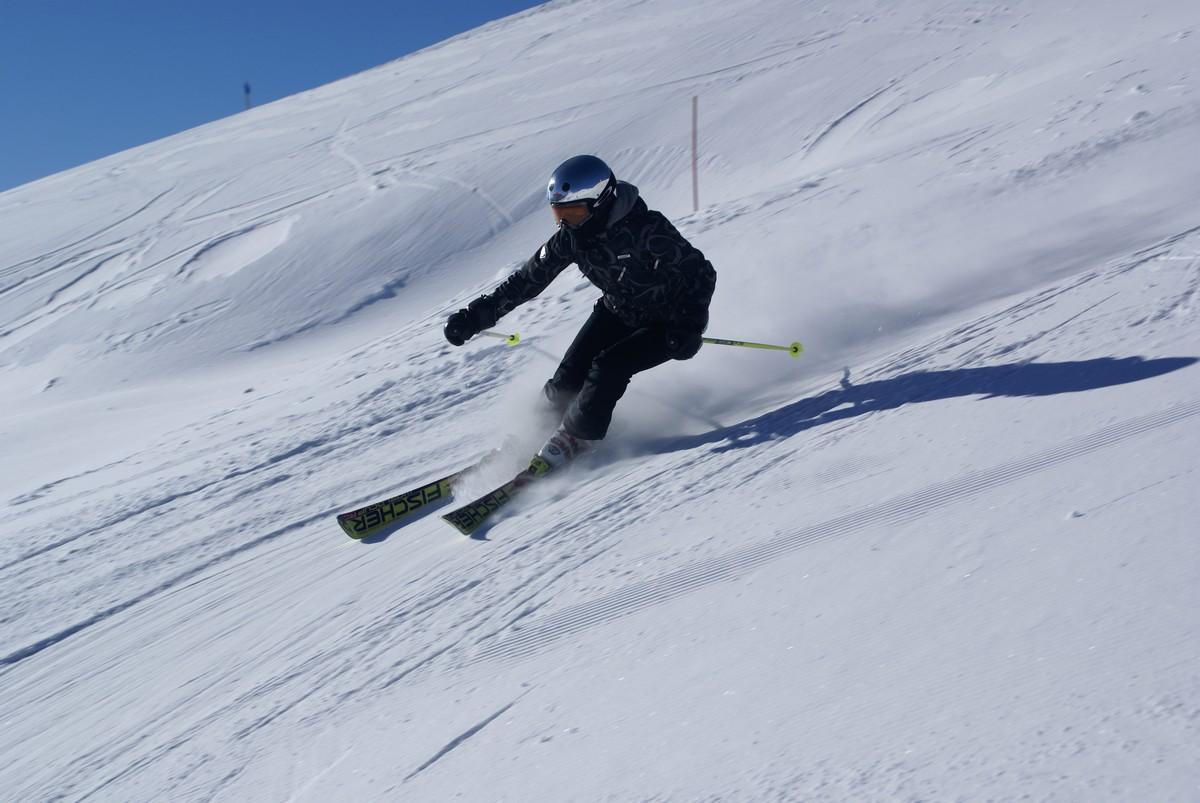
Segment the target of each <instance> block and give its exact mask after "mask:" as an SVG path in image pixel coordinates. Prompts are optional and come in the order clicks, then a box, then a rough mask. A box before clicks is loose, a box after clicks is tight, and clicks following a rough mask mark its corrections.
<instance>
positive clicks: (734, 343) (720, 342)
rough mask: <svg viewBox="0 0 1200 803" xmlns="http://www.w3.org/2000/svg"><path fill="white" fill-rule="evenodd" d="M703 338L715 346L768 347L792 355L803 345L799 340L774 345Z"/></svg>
mask: <svg viewBox="0 0 1200 803" xmlns="http://www.w3.org/2000/svg"><path fill="white" fill-rule="evenodd" d="M703 340H704V342H705V343H712V344H714V345H717V346H741V347H742V348H746V349H769V350H771V351H786V352H788V353H789V354H791V355H792V356H793V357H799V356H800V353H801V352H803V351H804V346H803V345H801V343H800V341H799V340H797V341H796V342H795V343H792V344H791V345H790V346H775V345H772V344H770V343H751V342H749V341H746V340H724V339H722V338H719V337H706V338H703Z"/></svg>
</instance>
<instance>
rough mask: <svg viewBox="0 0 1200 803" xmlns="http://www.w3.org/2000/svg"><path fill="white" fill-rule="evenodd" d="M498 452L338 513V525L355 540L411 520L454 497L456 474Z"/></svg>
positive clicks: (478, 464)
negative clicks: (391, 495)
mask: <svg viewBox="0 0 1200 803" xmlns="http://www.w3.org/2000/svg"><path fill="white" fill-rule="evenodd" d="M499 454H500V452H499V450H497V451H493V452H489V453H488V454H486V455H484V456H483V457H482V458H480V459H479V460H477V461H476V462H474V463H472V464H471V465H469V466H467V467H466V468H463V469H460V470H459V471H456V472H454V473H453V474H447V475H446V476H444V477H442V478H441V479H436V480H433V481H432V482H427V483H425V484H424V485H421V486H418V487H416V488H413V489H412V490H410V491H405V492H403V493H399V494H396V495H395V496H393V497H390V498H388V499H383V500H381V501H379V502H372V503H371V504H369V505H365V506H363V507H360V508H357V509H355V510H348V511H346V512H345V513H339V514H338V517H337V521H338V524H339V525H341V528H342V531H343V532H345V533H346V535H348V536H350V537H351V538H353V539H354V540H356V541H361V540H363V539H364V538H370V537H371V536H372V535H376V534H377V533H379V532H381V531H383V530H385V529H387V528H388V527H391V526H393V525H396V524H397V523H400V522H404V519H410V518H411V517H412V516H413V514H415V513H417V512H419V511H422V510H424V511H428V510H432V509H433V508H434V507H437V506H439V505H441V504H444V503H445V502H447V501H449V500H450V499H451V498H452V497H453V493H454V483H455V481H456V480H457V479H458V478H459V477H461V476H463V475H464V474H466V473H468V472H470V471H474V470H476V469H478V468H481V467H483V466H484V465H486V464H487V463H488V462H489V461H490V460H493V459H494V458H495V457H497V456H498V455H499ZM404 523H407V522H404Z"/></svg>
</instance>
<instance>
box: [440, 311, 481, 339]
mask: <svg viewBox="0 0 1200 803" xmlns="http://www.w3.org/2000/svg"><path fill="white" fill-rule="evenodd" d="M442 333H443V334H445V335H446V339H447V340H449V341H450V345H452V346H461V345H462V344H463V343H466V342H467V341H468V340H470V339H471V338H472V337H474V336H475V335H477V334H479V327H478V326H476V325H475V316H474V315H472V314H471V310H469V309H460V310H459V311H458V312H455V313H453V314H451V315H450V317H449V319H447V321H446V328H445V329H443V330H442Z"/></svg>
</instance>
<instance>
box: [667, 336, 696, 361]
mask: <svg viewBox="0 0 1200 803" xmlns="http://www.w3.org/2000/svg"><path fill="white" fill-rule="evenodd" d="M666 340H667V353H668V354H670V355H671V358H672V359H675V360H690V359H691V358H692V357H695V356H696V352H697V351H699V350H700V346H701V344H702V343H703V342H704V340H703V337H702V335H701V333H700V332H697V331H694V330H690V329H668V330H667V335H666Z"/></svg>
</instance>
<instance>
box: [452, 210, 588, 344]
mask: <svg viewBox="0 0 1200 803" xmlns="http://www.w3.org/2000/svg"><path fill="white" fill-rule="evenodd" d="M573 261H574V248H573V242H572V240H571V238H570V235H569V232H568V231H567V230H566V229H559V230H558V231H557V232H555V234H554V236H553V237H551V238H550V239H549V240H548V241H547V242H546V244H545V245H543V246H542V247H541V248H539V249H538V252H537V253H536V254H534V255H533V256H532V257H530V258H529V259H528V260H526V262H525V264H524V265H522V266H521V267H519V268H517V270H515V271H513V273H512V274H510V275H509V277H508V278H507V279H505V280H504V281H503V282H501V283H500V286H499V287H497V288H496V289H495V290H493V291H492V292H491V293H488V294H485V295H482V296H480V297H479V298H477V299H475V300H474V301H472V302H471V303H470V304H468V305H467V306H466V308H465V309H460V310H459V311H458V312H456V313H454V314H453V315H451V316H450V319H449V320H448V321H447V322H446V328H445V333H446V339H447V340H449V341H450V342H451V343H452V344H454V345H455V346H461V345H462V344H463V343H465V342H466V341H467V340H468V339H470V338H471V337H473V336H474V335H477V334H479V333H480V332H482V331H483V330H484V329H488V328H490V327H492V326H495V325H496V321H498V320H500V319H501V318H502V317H504V316H505V315H507V314H508V313H510V312H512V311H513V310H514V309H516V308H517V307H518V306H520V305H521V304H524V303H525V302H526V301H528V300H529V299H531V298H533V297H534V296H536V295H537V294H538V293H540V292H542V291H543V290H545V289H546V287H548V286H549V284H550V282H552V281H554V277H556V276H558V274H560V273H562V270H563V268H565V267H566V266H567V265H570V264H571V263H572V262H573Z"/></svg>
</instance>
